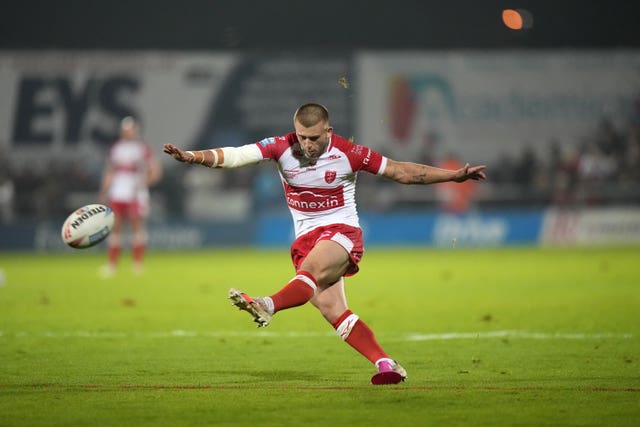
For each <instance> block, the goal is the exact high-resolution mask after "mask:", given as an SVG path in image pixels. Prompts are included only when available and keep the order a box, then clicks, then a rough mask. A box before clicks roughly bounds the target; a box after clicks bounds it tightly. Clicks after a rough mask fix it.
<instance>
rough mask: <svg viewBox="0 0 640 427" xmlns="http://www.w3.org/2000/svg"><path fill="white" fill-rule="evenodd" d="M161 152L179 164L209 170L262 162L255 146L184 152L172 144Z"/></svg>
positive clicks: (262, 158)
mask: <svg viewBox="0 0 640 427" xmlns="http://www.w3.org/2000/svg"><path fill="white" fill-rule="evenodd" d="M163 151H164V152H165V153H167V154H168V155H170V156H171V157H173V158H174V159H176V160H178V161H179V162H184V163H191V164H196V165H203V166H206V167H209V168H239V167H241V166H245V165H249V164H252V163H257V162H259V161H261V160H264V157H263V156H262V153H261V152H260V150H259V149H258V147H257V146H256V145H255V144H248V145H243V146H241V147H224V148H213V149H210V150H197V151H184V150H182V149H180V148H179V147H176V146H175V145H173V144H164V146H163Z"/></svg>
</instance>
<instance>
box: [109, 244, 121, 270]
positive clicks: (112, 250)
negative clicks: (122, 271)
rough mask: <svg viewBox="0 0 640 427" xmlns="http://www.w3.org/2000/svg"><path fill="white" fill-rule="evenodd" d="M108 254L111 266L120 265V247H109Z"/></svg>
mask: <svg viewBox="0 0 640 427" xmlns="http://www.w3.org/2000/svg"><path fill="white" fill-rule="evenodd" d="M107 253H108V257H109V264H110V265H114V266H115V265H116V264H117V263H118V257H119V256H120V245H109V248H108V250H107Z"/></svg>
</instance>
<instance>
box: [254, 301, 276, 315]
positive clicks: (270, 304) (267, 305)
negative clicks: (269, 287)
mask: <svg viewBox="0 0 640 427" xmlns="http://www.w3.org/2000/svg"><path fill="white" fill-rule="evenodd" d="M256 299H259V300H260V301H261V302H262V305H263V306H264V308H266V309H267V311H268V312H269V314H273V300H272V299H271V297H262V298H256Z"/></svg>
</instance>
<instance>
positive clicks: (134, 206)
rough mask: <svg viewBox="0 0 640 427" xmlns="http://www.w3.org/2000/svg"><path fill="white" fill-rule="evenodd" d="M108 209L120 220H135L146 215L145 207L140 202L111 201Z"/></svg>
mask: <svg viewBox="0 0 640 427" xmlns="http://www.w3.org/2000/svg"><path fill="white" fill-rule="evenodd" d="M109 207H110V208H111V210H112V211H113V213H114V214H115V215H116V216H117V217H118V218H122V219H125V218H127V219H130V220H136V219H141V218H144V217H145V216H146V215H147V209H146V206H145V205H144V203H140V202H121V201H111V202H109Z"/></svg>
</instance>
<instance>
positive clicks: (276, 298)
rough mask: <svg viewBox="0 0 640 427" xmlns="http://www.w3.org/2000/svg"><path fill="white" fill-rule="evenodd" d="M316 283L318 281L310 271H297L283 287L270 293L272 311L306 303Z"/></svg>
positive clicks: (314, 291) (311, 295)
mask: <svg viewBox="0 0 640 427" xmlns="http://www.w3.org/2000/svg"><path fill="white" fill-rule="evenodd" d="M317 285H318V283H317V282H316V279H315V278H314V277H313V276H312V275H311V273H309V272H306V271H302V270H301V271H298V274H296V276H295V277H294V278H293V279H291V280H290V281H289V283H287V284H286V286H285V287H284V288H282V289H280V290H279V291H278V292H276V293H275V294H273V295H271V300H273V312H274V313H275V312H277V311H280V310H284V309H285V308H291V307H296V306H299V305H302V304H304V303H306V302H307V301H309V300H310V299H311V298H313V295H315V293H316V290H317Z"/></svg>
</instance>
